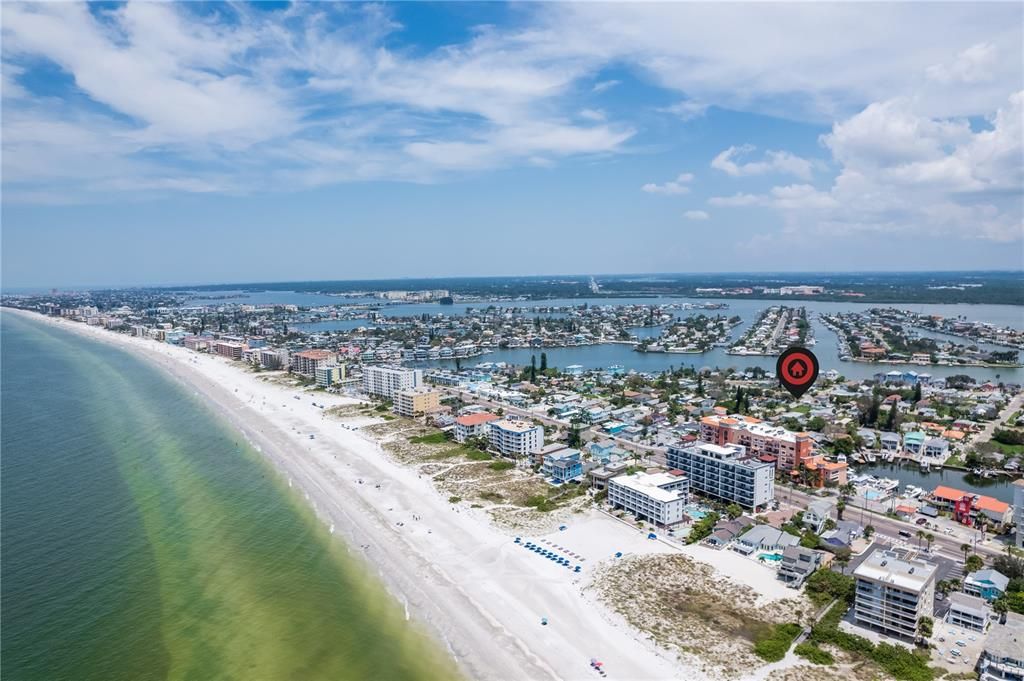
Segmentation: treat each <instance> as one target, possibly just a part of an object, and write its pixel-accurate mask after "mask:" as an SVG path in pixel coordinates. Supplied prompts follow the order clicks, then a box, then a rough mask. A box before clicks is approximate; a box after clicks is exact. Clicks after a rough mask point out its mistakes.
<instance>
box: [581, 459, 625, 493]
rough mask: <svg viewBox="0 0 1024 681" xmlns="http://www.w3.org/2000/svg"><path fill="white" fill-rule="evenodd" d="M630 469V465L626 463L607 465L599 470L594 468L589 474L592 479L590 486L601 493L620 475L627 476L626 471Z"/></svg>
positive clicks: (617, 462) (616, 462)
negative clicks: (609, 482)
mask: <svg viewBox="0 0 1024 681" xmlns="http://www.w3.org/2000/svg"><path fill="white" fill-rule="evenodd" d="M628 469H629V464H628V463H627V462H625V461H615V462H612V463H608V464H605V465H604V466H600V467H598V468H594V469H593V470H591V471H590V473H588V475H589V477H590V486H591V487H592V488H593V489H595V490H597V491H601V490H603V489H606V488H607V487H608V481H609V480H611V479H612V478H614V477H617V476H619V475H625V474H626V470H628Z"/></svg>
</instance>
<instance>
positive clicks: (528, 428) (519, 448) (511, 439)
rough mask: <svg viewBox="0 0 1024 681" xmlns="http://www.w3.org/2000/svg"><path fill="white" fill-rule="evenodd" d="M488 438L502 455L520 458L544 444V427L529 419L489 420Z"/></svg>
mask: <svg viewBox="0 0 1024 681" xmlns="http://www.w3.org/2000/svg"><path fill="white" fill-rule="evenodd" d="M488 425H489V426H490V430H489V431H488V438H489V439H490V441H491V447H492V448H494V449H495V450H497V451H498V452H499V453H500V454H501V455H502V456H508V457H512V458H521V457H524V456H528V455H529V454H530V452H532V451H533V450H535V449H540V448H541V447H543V446H544V428H543V426H538V425H534V424H533V423H530V422H529V421H510V420H508V419H498V420H497V421H491V422H490V424H488Z"/></svg>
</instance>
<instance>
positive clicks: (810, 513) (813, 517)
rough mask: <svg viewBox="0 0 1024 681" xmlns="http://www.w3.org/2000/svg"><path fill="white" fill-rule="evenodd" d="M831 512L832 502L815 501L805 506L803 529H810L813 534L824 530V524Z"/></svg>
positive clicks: (824, 500)
mask: <svg viewBox="0 0 1024 681" xmlns="http://www.w3.org/2000/svg"><path fill="white" fill-rule="evenodd" d="M831 512H832V502H830V501H829V500H828V499H817V500H815V501H812V502H811V503H810V504H808V505H807V510H806V511H804V527H807V528H810V529H811V530H813V531H814V533H815V534H821V533H822V532H823V531H824V530H825V522H826V521H827V520H828V519H829V514H830V513H831Z"/></svg>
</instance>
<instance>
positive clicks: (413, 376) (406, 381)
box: [363, 366, 423, 400]
mask: <svg viewBox="0 0 1024 681" xmlns="http://www.w3.org/2000/svg"><path fill="white" fill-rule="evenodd" d="M421 385H423V370H422V369H406V368H405V367H396V366H364V367H363V392H365V393H366V394H367V395H373V396H375V397H383V398H384V399H386V400H394V399H395V397H396V396H397V395H398V393H399V392H400V391H402V390H411V389H413V388H418V387H420V386H421Z"/></svg>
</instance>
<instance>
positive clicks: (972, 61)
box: [925, 43, 999, 85]
mask: <svg viewBox="0 0 1024 681" xmlns="http://www.w3.org/2000/svg"><path fill="white" fill-rule="evenodd" d="M998 61H999V55H998V49H997V48H996V46H995V45H992V44H991V43H978V44H977V45H972V46H971V47H968V48H967V49H966V50H964V51H963V52H961V53H960V54H958V55H957V57H956V59H954V60H953V61H952V62H951V63H949V64H933V65H932V66H929V67H928V68H927V69H926V70H925V74H926V75H927V76H928V78H929V79H930V80H934V81H937V82H939V83H942V84H943V85H947V84H950V83H957V84H964V83H966V84H972V83H985V82H989V81H991V80H993V79H994V78H995V72H996V66H997V65H998Z"/></svg>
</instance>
